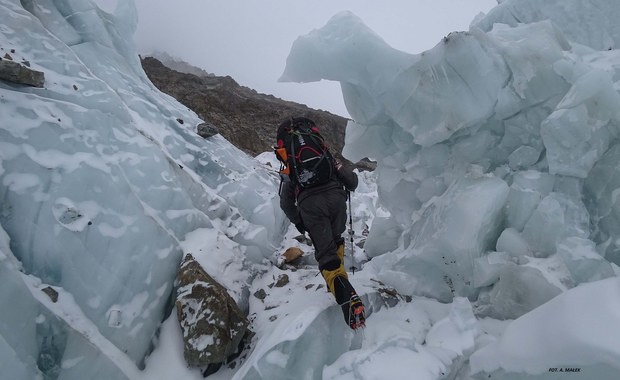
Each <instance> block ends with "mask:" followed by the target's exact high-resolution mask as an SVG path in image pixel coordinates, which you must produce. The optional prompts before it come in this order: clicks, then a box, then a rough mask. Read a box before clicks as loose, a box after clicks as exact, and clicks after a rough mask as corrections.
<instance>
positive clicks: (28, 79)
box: [0, 59, 45, 87]
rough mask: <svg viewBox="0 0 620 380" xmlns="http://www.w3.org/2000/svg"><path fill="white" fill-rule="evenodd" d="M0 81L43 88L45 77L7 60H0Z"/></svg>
mask: <svg viewBox="0 0 620 380" xmlns="http://www.w3.org/2000/svg"><path fill="white" fill-rule="evenodd" d="M0 80H5V81H8V82H13V83H18V84H23V85H27V86H33V87H43V85H44V84H45V75H44V74H43V73H42V72H40V71H36V70H33V69H31V68H28V67H27V66H24V65H22V64H20V63H17V62H15V61H12V60H8V59H0Z"/></svg>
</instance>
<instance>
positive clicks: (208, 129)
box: [197, 123, 220, 139]
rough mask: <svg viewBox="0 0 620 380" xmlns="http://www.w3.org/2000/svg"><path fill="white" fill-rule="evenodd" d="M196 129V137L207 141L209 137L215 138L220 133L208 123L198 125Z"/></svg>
mask: <svg viewBox="0 0 620 380" xmlns="http://www.w3.org/2000/svg"><path fill="white" fill-rule="evenodd" d="M197 129H198V136H200V137H202V138H204V139H207V138H209V137H211V136H215V135H217V134H218V133H220V132H219V131H218V129H217V127H216V126H215V125H213V124H209V123H201V124H198V127H197Z"/></svg>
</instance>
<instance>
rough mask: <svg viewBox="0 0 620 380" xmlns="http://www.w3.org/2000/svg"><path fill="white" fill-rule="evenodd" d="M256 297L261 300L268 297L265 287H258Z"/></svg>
mask: <svg viewBox="0 0 620 380" xmlns="http://www.w3.org/2000/svg"><path fill="white" fill-rule="evenodd" d="M254 297H256V298H258V299H259V300H264V299H265V298H267V292H265V289H258V290H257V291H255V292H254Z"/></svg>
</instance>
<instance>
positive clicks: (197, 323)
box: [176, 254, 250, 367]
mask: <svg viewBox="0 0 620 380" xmlns="http://www.w3.org/2000/svg"><path fill="white" fill-rule="evenodd" d="M177 280H178V282H179V288H178V290H177V299H176V308H177V317H178V319H179V323H180V324H181V329H182V330H183V341H184V342H185V347H184V351H183V354H184V357H185V360H186V361H187V364H188V365H190V366H192V367H206V366H209V365H211V366H213V365H219V364H221V363H225V362H227V361H228V360H229V359H230V358H231V357H232V356H234V355H235V354H237V353H238V349H239V347H240V346H241V343H242V340H243V338H244V336H249V335H250V334H249V331H248V326H249V321H248V320H247V318H246V317H245V315H244V314H243V313H242V312H241V310H240V309H239V307H238V306H237V304H236V303H235V301H234V300H233V299H232V297H231V296H230V295H229V294H228V292H227V291H226V288H224V287H223V286H222V285H220V284H219V283H217V281H215V280H214V279H213V278H212V277H211V276H209V275H208V274H207V272H205V270H204V269H203V268H202V267H201V266H200V264H199V263H198V262H197V261H196V260H195V259H194V257H193V256H192V255H191V254H188V255H186V256H185V258H184V259H183V262H182V263H181V266H180V268H179V272H178V274H177Z"/></svg>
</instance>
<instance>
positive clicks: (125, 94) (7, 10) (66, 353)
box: [0, 0, 285, 379]
mask: <svg viewBox="0 0 620 380" xmlns="http://www.w3.org/2000/svg"><path fill="white" fill-rule="evenodd" d="M136 23H137V14H136V10H135V7H134V5H133V2H132V1H121V2H119V7H118V8H117V10H116V13H115V14H114V15H111V14H107V13H104V12H102V11H100V10H99V9H98V8H97V7H96V6H94V5H93V4H92V3H91V2H90V1H82V0H60V1H51V0H29V1H18V0H0V25H1V28H0V48H2V51H3V54H4V53H9V54H11V55H12V59H13V60H15V61H17V62H22V61H28V62H29V64H30V65H31V67H32V68H33V69H36V70H38V71H42V72H44V73H45V78H46V81H45V88H41V89H36V88H28V87H24V86H20V85H16V84H11V83H8V82H0V114H1V115H2V117H1V122H0V225H1V227H2V228H3V230H4V231H6V236H5V239H4V240H3V245H2V251H1V253H0V254H1V255H2V259H1V260H0V271H2V273H3V275H2V279H3V284H4V286H3V287H2V288H1V289H0V298H3V299H7V300H13V299H16V298H17V300H15V301H13V302H18V303H19V305H22V306H19V307H10V308H7V307H3V308H2V314H1V318H0V322H1V323H0V342H1V343H0V357H3V359H4V358H8V357H11V358H14V359H15V360H13V359H11V360H10V361H8V362H7V365H8V366H9V368H11V370H12V371H16V372H14V373H30V374H32V376H31V377H30V378H34V372H37V371H41V372H42V373H43V375H44V376H47V377H49V378H55V377H54V376H60V375H62V376H63V377H62V378H63V379H64V378H66V379H71V378H80V379H82V378H93V379H96V378H101V379H103V378H105V379H108V378H121V377H120V375H119V376H114V375H111V374H113V373H117V372H119V371H120V370H119V368H120V367H119V364H118V361H114V360H112V361H111V360H108V359H109V358H108V356H109V355H116V354H118V355H119V356H120V357H121V358H122V357H125V359H123V360H124V361H128V362H129V363H133V364H131V365H133V366H134V367H135V366H136V365H138V366H139V365H141V362H142V360H143V358H144V355H145V354H146V353H147V352H148V351H149V347H150V345H151V342H152V339H153V337H154V334H155V333H156V331H157V328H158V326H159V323H160V322H161V320H162V318H163V317H164V314H165V313H166V312H167V311H168V310H169V308H170V296H171V292H172V288H173V280H174V276H175V272H176V268H177V265H178V263H179V261H180V258H181V254H182V249H181V247H180V242H182V241H183V240H184V239H185V238H186V236H187V235H188V234H190V233H191V232H192V231H200V230H201V229H204V228H206V229H216V230H218V231H219V234H220V235H222V237H223V238H224V239H229V240H231V241H234V242H235V244H238V245H239V246H240V249H241V250H242V251H243V252H242V253H243V257H244V260H246V261H245V264H244V265H245V269H246V271H244V272H243V273H245V274H246V275H247V276H251V275H252V270H251V268H249V267H250V266H251V265H252V263H260V262H262V261H263V260H264V259H265V258H267V257H269V256H270V255H271V254H272V252H273V247H274V245H275V246H277V245H279V241H280V240H281V238H282V235H283V226H284V223H285V222H284V220H285V218H284V216H283V214H282V213H281V212H280V210H279V207H278V201H277V195H276V194H275V189H277V183H276V179H275V178H274V177H273V176H272V175H271V174H270V173H267V172H266V171H264V170H263V169H262V168H261V167H260V165H258V164H257V162H255V161H254V160H252V159H251V158H249V157H248V156H246V155H245V154H244V153H242V152H241V151H239V150H238V149H236V148H235V147H233V146H232V145H231V144H229V143H228V142H227V141H225V140H224V139H223V138H222V137H220V136H215V137H212V138H210V139H208V140H204V139H202V138H200V137H199V136H197V135H196V134H195V127H196V125H197V124H198V123H199V122H200V120H199V119H198V117H197V116H196V115H195V114H194V113H192V112H191V111H189V110H188V109H187V108H186V107H184V106H182V105H181V104H179V103H178V102H176V101H175V100H174V99H172V98H171V97H169V96H167V95H164V94H162V93H160V92H159V91H158V90H157V89H156V88H155V87H154V86H153V85H152V84H151V83H150V81H149V80H148V79H147V78H146V75H145V74H144V72H143V71H142V69H141V66H140V61H139V58H138V55H137V54H136V52H135V50H134V47H133V44H132V33H133V31H134V30H135V27H136ZM5 257H12V258H13V259H12V260H11V261H9V260H8V259H6V258H5ZM9 262H12V263H13V264H11V265H9ZM212 275H213V276H214V277H216V278H217V277H218V275H219V274H218V273H212ZM24 276H27V277H28V278H32V279H34V280H33V281H35V285H32V286H31V287H30V288H31V289H35V290H33V291H32V294H37V295H39V293H41V290H40V289H39V288H45V286H51V287H52V288H53V289H56V291H57V292H58V293H60V294H61V297H60V299H59V300H58V303H59V305H58V306H56V307H57V308H58V310H56V313H55V314H54V313H52V314H53V315H54V317H53V318H52V317H48V314H50V312H49V311H41V310H47V309H48V308H47V307H46V306H42V305H41V302H39V301H37V299H35V297H34V296H33V295H29V294H28V292H27V291H26V289H28V286H24V285H23V284H20V281H21V280H20V278H23V277H24ZM246 280H247V279H246ZM37 284H38V285H37ZM15 289H21V290H19V291H17V290H15ZM63 294H64V295H67V296H66V297H63V296H62V295H63ZM45 297H47V296H45ZM63 300H65V301H63ZM246 302H247V301H246ZM10 304H11V302H9V301H7V302H3V305H10ZM68 305H69V306H68ZM67 308H69V309H70V310H67ZM76 313H77V315H79V317H76V316H75V315H76ZM50 318H52V319H54V320H55V322H53V323H47V322H45V323H44V322H39V321H49V320H50ZM81 318H82V319H83V322H84V323H88V324H92V327H93V328H92V329H91V330H92V331H97V333H98V334H100V337H101V339H100V341H97V342H94V343H93V342H92V341H91V342H88V341H87V339H84V337H82V336H81V335H82V334H84V331H82V330H80V329H76V328H75V327H71V322H76V321H75V319H78V321H77V322H80V320H81ZM16 320H22V321H24V323H23V324H20V325H18V327H17V328H16V327H15V325H14V324H12V323H10V322H11V321H16ZM48 325H49V326H50V327H46V326H48ZM35 327H36V328H35ZM91 330H88V331H91ZM88 334H91V333H88ZM22 335H23V336H25V337H28V342H27V344H26V343H23V344H22V343H20V340H19V339H16V337H21V336H22ZM91 335H92V334H91ZM107 345H110V346H111V347H112V348H110V349H105V350H104V349H103V348H102V347H103V346H106V347H107ZM46 349H47V350H52V351H53V352H54V355H51V356H49V358H48V359H49V360H48V361H49V363H47V364H45V365H42V364H41V363H40V362H37V360H38V358H39V359H40V357H41V355H42V352H44V350H46ZM115 350H117V351H118V352H116V351H115ZM81 351H84V352H91V353H92V354H88V355H87V354H84V355H82V356H80V354H79V353H80V352H81ZM111 352H112V354H111ZM114 352H116V353H114ZM5 354H6V355H5ZM7 355H8V356H7ZM98 357H99V359H97V358H98ZM80 358H81V359H80ZM106 358H107V359H106ZM119 360H120V359H119ZM78 362H79V365H78V364H77V363H78ZM94 363H97V365H94ZM131 365H130V366H129V367H131ZM76 367H79V368H80V371H72V370H70V369H69V368H76ZM121 367H122V366H121ZM125 367H127V366H126V365H125ZM4 368H5V367H4V366H3V372H4ZM37 368H38V369H37ZM54 368H56V369H61V370H60V372H61V373H60V374H59V373H55V372H53V371H54V370H53V369H54ZM134 369H135V368H134ZM20 371H21V372H20ZM33 371H34V372H33ZM125 371H126V370H125ZM121 372H122V371H121ZM50 376H51V377H50Z"/></svg>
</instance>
